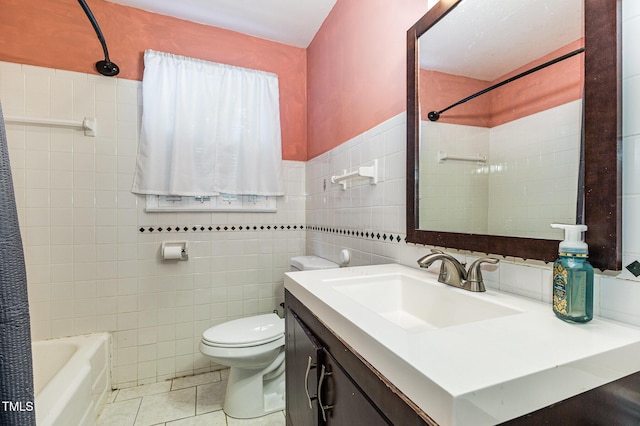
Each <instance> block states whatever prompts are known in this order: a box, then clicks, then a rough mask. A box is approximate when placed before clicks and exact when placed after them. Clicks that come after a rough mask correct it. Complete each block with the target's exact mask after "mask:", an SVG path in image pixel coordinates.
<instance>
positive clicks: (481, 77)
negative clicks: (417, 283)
mask: <svg viewBox="0 0 640 426" xmlns="http://www.w3.org/2000/svg"><path fill="white" fill-rule="evenodd" d="M598 3H604V2H599V1H598V0H567V1H563V2H557V1H553V0H473V1H472V0H457V1H455V0H448V1H447V0H441V1H440V2H439V3H438V4H437V5H436V6H435V7H434V8H433V9H431V10H430V11H429V12H428V13H427V14H426V15H425V16H423V17H422V18H421V19H420V20H419V21H418V22H417V23H416V24H415V25H414V26H413V27H412V28H411V29H410V30H409V31H408V34H407V35H408V39H407V42H408V44H407V48H408V50H407V77H408V80H407V89H408V93H407V95H408V96H407V99H408V103H407V143H408V145H407V171H408V173H407V241H408V242H416V243H421V244H428V245H434V246H440V247H445V248H456V249H466V250H472V251H478V252H483V253H488V254H501V255H504V256H514V257H521V258H525V259H539V260H544V261H552V260H553V259H555V258H556V257H557V248H558V240H560V239H562V234H556V233H554V232H552V231H553V230H552V229H551V228H550V227H549V224H550V223H552V222H561V223H580V222H581V221H582V218H584V223H586V224H587V225H588V226H589V231H588V232H587V234H586V238H587V242H588V243H589V245H590V253H591V256H590V257H591V261H592V263H593V264H594V266H596V267H598V268H601V269H613V270H619V269H620V268H621V254H620V248H621V243H620V239H621V237H620V230H619V227H620V203H619V197H620V182H621V179H620V164H619V162H620V156H619V153H620V149H619V147H620V123H619V118H618V113H617V112H618V108H619V94H618V91H619V84H620V83H619V66H618V56H617V46H618V44H617V40H618V35H617V18H618V16H617V15H618V9H617V7H616V5H615V4H613V5H610V4H605V5H603V4H598ZM609 3H611V2H609ZM613 3H615V2H613ZM476 94H477V95H476ZM469 98H471V99H469ZM461 100H462V102H459V101H461ZM451 105H453V106H452V107H450V106H451ZM583 107H584V110H583ZM583 120H584V124H583ZM581 159H582V160H583V166H582V167H581ZM604 206H607V207H608V208H603V207H604Z"/></svg>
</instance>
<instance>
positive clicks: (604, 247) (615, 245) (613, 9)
mask: <svg viewBox="0 0 640 426" xmlns="http://www.w3.org/2000/svg"><path fill="white" fill-rule="evenodd" d="M462 1H465V0H440V2H439V3H437V4H436V5H435V6H434V7H433V8H432V9H431V10H429V12H427V13H426V14H425V15H424V16H423V17H422V18H420V20H418V22H416V24H415V25H414V26H413V27H411V28H410V29H409V30H408V31H407V209H406V215H407V216H406V220H407V242H409V243H418V244H424V245H430V246H437V247H444V248H452V249H459V250H470V251H473V252H480V253H486V254H497V255H502V256H511V257H517V258H523V259H537V260H543V261H545V262H551V261H553V260H554V259H556V258H557V255H558V241H557V240H544V239H535V238H520V237H506V236H496V235H485V234H466V233H455V232H439V231H426V230H420V229H417V224H418V223H419V222H418V216H417V215H418V198H417V196H418V193H419V192H418V184H419V181H418V172H419V164H418V159H419V155H418V149H419V144H420V140H419V138H420V132H419V128H420V115H419V111H420V109H419V97H418V93H419V88H418V75H419V61H418V49H419V45H418V38H419V37H420V36H421V35H422V34H424V33H425V32H426V31H427V30H428V29H429V28H431V27H432V26H433V25H435V24H436V23H437V22H438V21H440V20H441V19H442V18H444V17H445V16H446V15H447V14H448V13H449V12H450V11H452V10H453V9H454V8H455V7H456V6H457V5H458V4H459V3H461V2H462ZM620 8H621V1H620V0H584V15H585V49H586V50H585V57H584V69H585V76H584V112H585V113H584V121H585V122H584V157H585V170H584V174H585V178H584V216H585V223H586V224H587V226H588V227H589V230H588V231H587V233H586V241H587V243H588V244H589V259H590V262H591V263H592V265H593V266H594V267H596V268H599V269H601V270H620V269H622V253H621V247H622V232H621V225H622V217H621V216H622V215H621V206H622V165H621V163H622V126H621V116H622V114H621V98H622V96H621V86H622V83H621V75H620V73H621V69H622V67H621V65H620V64H621V57H620V43H619V40H620V29H619V27H618V23H619V22H620V19H619V17H620V10H621V9H620ZM549 190H550V191H552V190H553V188H549Z"/></svg>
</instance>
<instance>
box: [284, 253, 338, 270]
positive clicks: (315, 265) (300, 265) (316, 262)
mask: <svg viewBox="0 0 640 426" xmlns="http://www.w3.org/2000/svg"><path fill="white" fill-rule="evenodd" d="M289 264H290V265H291V270H292V271H312V270H316V269H332V268H339V267H340V266H339V265H338V264H337V263H333V262H332V261H330V260H327V259H324V258H322V257H318V256H297V257H292V258H291V259H290V261H289Z"/></svg>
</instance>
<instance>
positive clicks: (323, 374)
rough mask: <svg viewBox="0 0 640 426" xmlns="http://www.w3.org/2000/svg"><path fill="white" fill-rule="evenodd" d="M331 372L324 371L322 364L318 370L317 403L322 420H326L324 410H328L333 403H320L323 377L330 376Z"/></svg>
mask: <svg viewBox="0 0 640 426" xmlns="http://www.w3.org/2000/svg"><path fill="white" fill-rule="evenodd" d="M331 374H332V373H331V372H330V371H325V368H324V365H323V366H322V369H321V370H320V381H319V382H318V405H319V406H320V410H321V411H322V420H324V421H325V422H326V421H327V415H326V414H325V412H324V410H330V409H332V408H333V405H323V404H322V384H323V383H324V378H325V377H327V376H330V375H331Z"/></svg>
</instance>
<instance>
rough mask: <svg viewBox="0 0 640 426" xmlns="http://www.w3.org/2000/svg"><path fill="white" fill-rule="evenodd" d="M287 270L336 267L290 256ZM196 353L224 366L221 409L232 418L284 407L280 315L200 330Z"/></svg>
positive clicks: (316, 260) (241, 320)
mask: <svg viewBox="0 0 640 426" xmlns="http://www.w3.org/2000/svg"><path fill="white" fill-rule="evenodd" d="M290 264H291V270H292V271H296V270H298V271H307V270H313V269H329V268H337V267H338V265H337V264H335V263H333V262H330V261H328V260H326V259H323V258H321V257H317V256H298V257H293V258H291V261H290ZM200 352H201V353H202V354H203V355H206V356H208V357H210V358H211V359H212V360H213V361H215V362H217V363H218V364H222V365H226V366H229V367H230V370H229V382H228V383H227V394H226V397H225V400H224V406H223V410H224V412H225V413H226V414H227V415H229V416H231V417H235V418H239V419H248V418H253V417H260V416H264V415H266V414H269V413H272V412H274V411H281V410H284V405H285V394H284V388H285V382H284V319H282V318H280V317H279V316H278V315H276V314H275V313H271V314H264V315H256V316H252V317H246V318H241V319H237V320H233V321H228V322H225V323H223V324H220V325H216V326H214V327H211V328H209V329H207V330H206V331H205V332H204V333H203V334H202V340H201V341H200Z"/></svg>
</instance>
